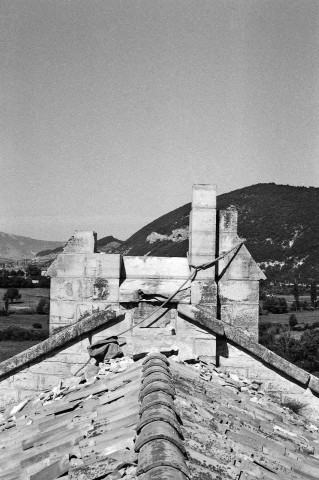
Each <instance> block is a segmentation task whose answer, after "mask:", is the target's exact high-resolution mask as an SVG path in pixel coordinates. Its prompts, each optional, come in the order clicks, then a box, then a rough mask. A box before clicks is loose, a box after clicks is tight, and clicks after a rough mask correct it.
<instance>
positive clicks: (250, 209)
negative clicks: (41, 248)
mask: <svg viewBox="0 0 319 480" xmlns="http://www.w3.org/2000/svg"><path fill="white" fill-rule="evenodd" d="M230 205H234V206H235V207H236V208H237V210H238V233H239V236H240V237H242V238H245V239H246V246H247V248H248V250H249V251H250V253H251V254H252V256H253V258H254V260H256V262H258V263H259V265H260V267H261V268H262V270H263V271H264V272H265V274H266V276H267V278H268V279H269V280H278V281H281V280H282V281H293V280H294V279H295V278H299V280H301V281H303V280H304V281H309V280H310V279H311V278H313V279H318V281H319V188H314V187H309V188H307V187H293V186H289V185H276V184H275V183H259V184H257V185H251V186H250V187H245V188H241V189H238V190H234V191H233V192H229V193H224V194H223V195H219V196H218V197H217V208H218V209H219V210H224V209H226V208H227V207H229V206H230ZM190 209H191V204H190V203H187V204H186V205H183V206H182V207H179V208H177V209H175V210H173V211H171V212H169V213H167V214H165V215H163V216H161V217H159V218H158V219H156V220H154V221H153V222H151V223H149V224H148V225H146V226H145V227H143V228H141V229H140V230H138V231H137V232H136V233H134V235H132V236H131V237H130V238H129V239H127V240H126V241H125V242H122V241H121V240H118V239H116V238H114V237H112V236H108V237H103V238H101V239H99V240H98V242H97V246H98V251H103V252H106V253H122V254H124V255H154V256H162V257H170V256H176V257H179V256H185V255H186V253H187V251H188V225H189V213H190ZM0 238H1V237H0ZM21 238H24V237H21ZM61 250H62V249H61V248H59V249H56V250H55V251H53V252H52V251H50V252H46V256H44V255H43V252H41V253H39V254H38V257H37V258H39V259H40V257H41V255H42V259H45V260H47V261H52V260H53V259H54V258H56V256H57V254H58V253H59V251H61ZM0 255H1V256H3V255H2V253H1V250H0ZM48 255H49V256H48ZM8 256H9V255H8Z"/></svg>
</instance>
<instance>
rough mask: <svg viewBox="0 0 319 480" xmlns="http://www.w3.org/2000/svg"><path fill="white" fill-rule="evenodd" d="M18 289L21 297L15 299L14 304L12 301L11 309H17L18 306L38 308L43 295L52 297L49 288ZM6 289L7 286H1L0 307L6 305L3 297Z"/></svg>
mask: <svg viewBox="0 0 319 480" xmlns="http://www.w3.org/2000/svg"><path fill="white" fill-rule="evenodd" d="M18 290H19V293H20V295H21V299H20V300H18V301H14V303H13V304H12V305H11V303H10V306H9V311H10V309H11V308H13V309H15V310H17V309H18V307H33V308H36V306H37V305H38V302H39V300H40V298H42V297H46V298H50V289H49V288H19V289H18ZM6 291H7V289H6V288H0V308H1V307H2V306H4V302H3V300H2V298H3V295H4V294H5V292H6Z"/></svg>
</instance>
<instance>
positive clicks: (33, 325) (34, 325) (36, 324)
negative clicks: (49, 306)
mask: <svg viewBox="0 0 319 480" xmlns="http://www.w3.org/2000/svg"><path fill="white" fill-rule="evenodd" d="M32 327H33V328H42V324H41V323H38V322H34V323H32Z"/></svg>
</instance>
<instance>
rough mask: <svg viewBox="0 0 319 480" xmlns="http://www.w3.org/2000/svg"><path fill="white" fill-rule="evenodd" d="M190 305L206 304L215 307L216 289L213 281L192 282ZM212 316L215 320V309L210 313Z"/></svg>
mask: <svg viewBox="0 0 319 480" xmlns="http://www.w3.org/2000/svg"><path fill="white" fill-rule="evenodd" d="M191 299H192V304H193V305H197V304H199V303H208V304H212V305H217V287H216V283H215V281H214V280H211V279H206V280H194V281H193V282H192V286H191ZM212 315H213V316H214V318H216V309H214V310H213V311H212Z"/></svg>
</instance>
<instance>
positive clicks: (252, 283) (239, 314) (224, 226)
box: [217, 207, 266, 341]
mask: <svg viewBox="0 0 319 480" xmlns="http://www.w3.org/2000/svg"><path fill="white" fill-rule="evenodd" d="M237 221H238V214H237V210H236V209H235V208H234V207H231V208H229V209H228V210H225V211H221V212H220V214H219V252H218V253H219V254H221V253H222V252H227V251H228V250H230V249H231V248H233V247H235V246H236V245H240V246H239V248H238V250H235V251H233V252H231V253H230V254H229V255H227V256H226V257H224V258H223V259H222V260H221V261H220V262H219V263H218V273H217V277H218V300H219V311H218V317H217V318H219V319H220V320H222V321H224V322H226V323H228V324H229V325H233V326H236V327H238V328H240V329H241V330H243V331H244V332H245V333H246V334H247V335H250V336H251V337H252V338H253V339H254V340H256V341H258V317H259V280H261V279H265V278H266V277H265V275H264V274H263V272H262V271H261V270H260V268H259V267H258V265H257V264H256V263H255V262H254V260H253V259H252V257H251V255H250V253H249V252H248V250H247V248H246V247H245V245H244V244H241V242H242V239H241V238H239V237H238V234H237Z"/></svg>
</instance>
